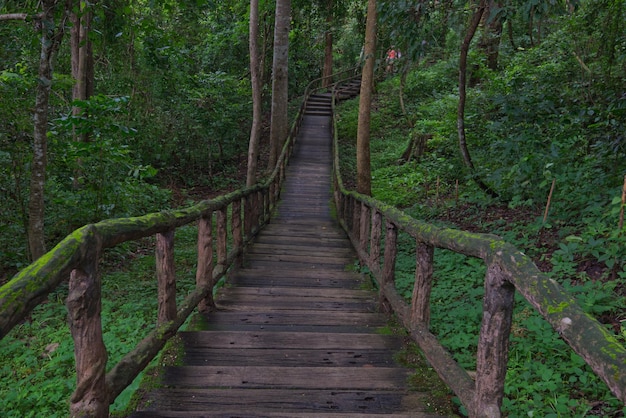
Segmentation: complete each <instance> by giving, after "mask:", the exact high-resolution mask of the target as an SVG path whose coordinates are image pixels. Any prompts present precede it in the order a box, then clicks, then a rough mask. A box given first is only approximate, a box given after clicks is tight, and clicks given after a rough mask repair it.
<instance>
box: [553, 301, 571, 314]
mask: <svg viewBox="0 0 626 418" xmlns="http://www.w3.org/2000/svg"><path fill="white" fill-rule="evenodd" d="M569 306H570V304H569V303H568V302H561V303H559V304H558V305H557V306H554V305H548V314H549V315H552V314H555V313H561V312H563V310H565V309H566V308H567V307H569Z"/></svg>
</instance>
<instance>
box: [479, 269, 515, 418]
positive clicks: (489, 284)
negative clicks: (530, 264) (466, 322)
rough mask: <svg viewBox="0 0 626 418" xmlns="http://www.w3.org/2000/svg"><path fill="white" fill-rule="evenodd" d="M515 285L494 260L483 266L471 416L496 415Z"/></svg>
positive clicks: (498, 415)
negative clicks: (480, 314) (485, 267)
mask: <svg viewBox="0 0 626 418" xmlns="http://www.w3.org/2000/svg"><path fill="white" fill-rule="evenodd" d="M514 297H515V287H514V286H513V285H512V284H511V283H509V282H508V281H506V280H505V278H504V275H503V273H502V269H501V268H500V266H499V265H497V264H491V265H490V266H489V267H488V268H487V274H486V277H485V296H484V299H483V320H482V324H481V327H480V336H479V338H478V350H477V354H476V392H475V400H474V411H475V414H474V416H477V417H488V418H494V417H496V418H497V417H500V416H501V414H500V408H501V406H502V398H503V397H504V379H505V376H506V366H507V362H508V354H509V334H510V332H511V324H512V321H513V304H514V301H515V299H514Z"/></svg>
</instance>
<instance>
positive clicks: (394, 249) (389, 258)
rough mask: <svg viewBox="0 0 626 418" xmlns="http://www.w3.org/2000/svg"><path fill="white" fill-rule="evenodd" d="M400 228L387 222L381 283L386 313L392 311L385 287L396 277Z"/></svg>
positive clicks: (382, 299)
mask: <svg viewBox="0 0 626 418" xmlns="http://www.w3.org/2000/svg"><path fill="white" fill-rule="evenodd" d="M397 242H398V227H397V226H396V225H395V224H394V223H393V222H389V221H387V233H386V235H385V256H384V261H383V275H382V283H380V302H379V303H380V306H381V309H383V310H384V311H386V312H387V311H390V307H389V306H388V302H387V297H386V295H385V290H384V289H385V286H386V285H387V284H388V283H393V282H394V279H395V275H396V255H397V254H398V246H397Z"/></svg>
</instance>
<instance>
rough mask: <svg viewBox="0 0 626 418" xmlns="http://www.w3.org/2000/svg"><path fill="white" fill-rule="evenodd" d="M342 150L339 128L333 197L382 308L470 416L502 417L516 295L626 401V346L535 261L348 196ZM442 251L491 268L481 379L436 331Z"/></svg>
mask: <svg viewBox="0 0 626 418" xmlns="http://www.w3.org/2000/svg"><path fill="white" fill-rule="evenodd" d="M333 102H334V101H333ZM335 122H336V121H335ZM335 126H336V123H335ZM337 150H338V138H337V130H336V129H334V167H333V172H334V199H335V204H336V208H337V216H338V219H339V222H340V223H341V225H342V227H343V228H344V229H345V230H346V232H347V233H348V235H349V237H350V240H351V241H352V244H353V246H354V248H355V249H356V250H357V253H358V256H359V259H360V262H361V263H362V265H366V266H367V267H368V268H369V270H370V271H371V272H372V274H373V275H374V277H375V279H376V281H377V282H378V285H379V289H380V301H381V304H382V305H383V307H385V308H386V309H388V310H392V311H393V312H395V313H396V315H397V316H398V317H399V319H400V321H401V322H402V324H403V325H404V327H405V328H406V329H407V330H408V331H409V332H410V334H411V336H412V338H413V339H414V340H415V341H416V342H417V344H418V345H419V346H420V348H421V349H422V350H423V352H424V354H425V356H426V357H427V359H428V361H429V362H430V363H431V364H432V366H433V368H435V369H436V370H437V372H438V374H439V375H440V377H441V378H442V380H444V381H445V382H446V384H447V385H448V386H449V387H450V388H451V389H452V390H453V391H454V393H455V394H456V395H457V396H458V398H459V399H460V401H461V402H462V403H463V405H464V406H465V407H466V409H467V410H468V412H469V414H470V416H471V417H499V416H501V413H500V408H501V406H502V399H503V397H504V381H505V375H506V369H507V361H508V341H509V334H510V332H511V324H512V317H513V304H514V294H515V291H518V292H519V293H520V294H521V295H522V296H523V297H524V298H525V299H526V300H527V301H528V302H529V303H530V305H531V306H532V307H533V308H534V309H536V310H537V311H538V312H540V313H541V315H542V316H543V317H544V318H545V319H546V320H547V321H548V322H549V323H550V324H551V325H552V327H553V328H554V330H555V332H557V333H558V334H559V335H560V336H561V337H562V338H563V339H564V340H565V341H566V342H567V344H569V346H570V347H571V348H572V349H573V350H574V351H575V352H576V353H578V354H579V355H580V356H581V357H582V358H583V359H584V360H585V361H586V362H587V364H589V365H590V366H591V368H592V369H593V371H594V372H595V373H596V374H597V375H598V376H599V377H600V378H602V380H604V382H606V384H607V385H608V387H609V389H610V390H611V391H612V392H613V394H614V395H615V396H616V397H617V398H618V399H620V400H621V401H622V402H626V349H625V348H624V346H623V345H621V344H620V343H619V342H618V341H617V340H616V338H615V337H614V336H613V335H612V334H610V333H609V332H608V331H607V330H606V329H605V328H604V327H603V326H602V325H601V324H600V323H599V322H598V321H596V320H595V319H594V318H593V317H592V316H590V315H588V314H586V313H585V312H584V311H583V310H582V309H581V307H580V306H579V305H577V303H576V302H575V300H574V298H573V297H572V296H570V295H569V294H568V293H567V292H565V291H564V289H563V288H562V287H561V286H560V285H559V284H558V283H557V282H556V281H555V280H553V279H550V278H549V277H547V276H546V275H545V274H543V273H542V272H540V271H539V269H538V268H537V267H536V266H535V264H534V263H533V262H532V261H531V260H530V258H529V257H527V256H526V255H524V254H523V253H521V252H520V251H519V250H517V248H515V247H514V246H513V245H511V244H509V243H507V242H505V241H504V240H502V239H501V238H500V237H497V236H495V235H487V234H475V233H470V232H464V231H459V230H453V229H446V228H439V227H436V226H434V225H431V224H428V223H424V222H421V221H418V220H416V219H413V218H411V217H409V216H408V215H406V214H405V213H403V212H402V211H400V210H398V209H396V208H394V207H392V206H389V205H386V204H384V203H382V202H379V201H377V200H375V199H373V198H371V197H368V196H364V195H361V194H358V193H356V192H354V191H348V190H346V189H345V187H344V185H343V182H342V179H341V174H340V169H339V167H340V165H339V164H340V162H339V155H338V152H337ZM399 231H402V232H404V233H406V234H408V235H410V236H411V237H412V238H414V239H415V250H414V251H415V257H416V269H415V282H414V286H413V293H412V299H411V302H410V304H408V303H406V302H405V300H404V299H403V298H402V297H401V296H400V295H399V293H398V292H397V290H396V286H395V283H394V277H395V265H396V254H397V250H398V248H397V237H398V233H399ZM383 232H384V236H383ZM435 247H436V248H442V249H446V250H451V251H454V252H457V253H460V254H464V255H466V256H469V257H477V258H480V259H482V260H483V261H484V262H485V265H486V267H487V273H486V277H485V291H484V297H483V317H482V323H481V328H480V334H479V338H478V347H477V358H476V377H475V379H472V378H471V377H470V375H469V374H468V373H467V371H466V370H464V369H463V368H462V367H461V366H459V365H458V364H457V363H456V362H455V361H454V359H453V358H452V356H451V355H450V354H449V352H448V351H447V350H446V349H445V348H444V347H443V346H442V345H441V344H440V343H439V342H438V340H437V337H436V336H435V335H433V334H432V333H431V332H430V331H429V322H430V294H431V289H432V286H433V257H434V248H435ZM381 248H382V249H383V253H382V254H381Z"/></svg>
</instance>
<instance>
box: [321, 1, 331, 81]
mask: <svg viewBox="0 0 626 418" xmlns="http://www.w3.org/2000/svg"><path fill="white" fill-rule="evenodd" d="M326 7H327V8H326V13H327V15H326V25H327V27H326V32H325V33H324V68H323V70H322V77H324V79H323V80H322V86H323V87H328V86H330V84H331V83H332V81H333V80H332V78H331V75H332V74H333V31H332V24H333V0H328V2H327V4H326Z"/></svg>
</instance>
